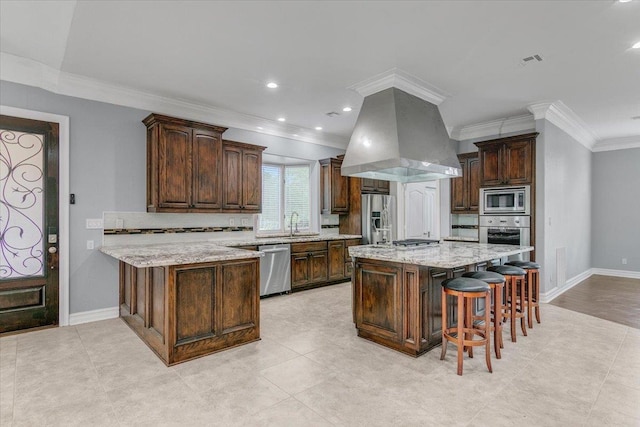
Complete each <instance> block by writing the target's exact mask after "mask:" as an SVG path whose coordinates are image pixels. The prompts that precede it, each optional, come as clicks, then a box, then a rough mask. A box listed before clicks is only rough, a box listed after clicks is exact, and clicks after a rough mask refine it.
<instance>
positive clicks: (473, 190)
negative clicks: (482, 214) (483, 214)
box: [466, 157, 480, 213]
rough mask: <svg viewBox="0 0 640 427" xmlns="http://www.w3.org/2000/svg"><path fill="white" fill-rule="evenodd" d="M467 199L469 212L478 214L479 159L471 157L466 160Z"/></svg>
mask: <svg viewBox="0 0 640 427" xmlns="http://www.w3.org/2000/svg"><path fill="white" fill-rule="evenodd" d="M467 174H468V181H467V182H466V184H467V197H468V202H467V203H468V205H467V207H468V208H469V211H471V212H475V213H477V212H478V206H479V205H480V159H479V158H477V157H472V158H469V159H467Z"/></svg>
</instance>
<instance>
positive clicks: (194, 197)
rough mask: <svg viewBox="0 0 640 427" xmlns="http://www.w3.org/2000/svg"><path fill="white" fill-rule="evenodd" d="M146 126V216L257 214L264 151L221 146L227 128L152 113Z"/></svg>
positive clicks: (236, 145) (226, 143)
mask: <svg viewBox="0 0 640 427" xmlns="http://www.w3.org/2000/svg"><path fill="white" fill-rule="evenodd" d="M143 123H144V124H145V125H146V126H147V211H148V212H243V213H244V212H246V213H258V212H260V209H261V203H262V151H263V150H264V147H259V146H255V145H249V144H243V143H236V142H232V141H223V140H222V133H223V132H224V131H225V130H226V129H227V128H224V127H220V126H213V125H208V124H205V123H198V122H193V121H189V120H183V119H177V118H174V117H168V116H163V115H159V114H151V115H149V116H148V117H147V118H145V119H144V120H143Z"/></svg>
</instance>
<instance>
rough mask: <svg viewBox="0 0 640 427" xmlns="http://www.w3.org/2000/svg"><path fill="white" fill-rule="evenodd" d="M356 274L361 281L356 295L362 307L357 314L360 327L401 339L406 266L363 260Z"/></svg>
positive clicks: (357, 323) (363, 329) (384, 335)
mask: <svg viewBox="0 0 640 427" xmlns="http://www.w3.org/2000/svg"><path fill="white" fill-rule="evenodd" d="M356 274H357V276H358V278H357V281H358V284H359V286H358V290H357V292H356V298H357V301H358V303H359V304H358V305H359V307H360V309H359V310H358V312H357V314H356V318H357V320H356V325H357V327H358V328H359V329H360V330H362V331H369V332H373V333H376V334H378V335H381V336H383V337H387V338H391V339H394V340H397V341H400V340H401V334H402V325H401V317H400V316H399V315H398V314H399V313H400V312H401V309H402V267H401V266H399V267H398V266H385V267H382V266H379V265H371V264H369V263H362V264H359V265H358V271H357V273H356Z"/></svg>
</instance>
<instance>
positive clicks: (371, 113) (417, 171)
mask: <svg viewBox="0 0 640 427" xmlns="http://www.w3.org/2000/svg"><path fill="white" fill-rule="evenodd" d="M342 175H346V176H355V177H360V178H373V179H381V180H385V181H400V182H419V181H432V180H435V179H442V178H455V177H459V176H461V175H462V170H461V168H460V162H458V156H457V155H456V151H455V149H454V146H453V144H452V143H451V140H450V138H449V134H448V133H447V129H446V128H445V126H444V122H443V121H442V117H441V116H440V112H439V111H438V107H437V106H436V105H434V104H432V103H430V102H427V101H424V100H422V99H420V98H418V97H417V96H413V95H410V94H408V93H406V92H404V91H402V90H400V89H398V88H396V87H391V88H389V89H385V90H383V91H380V92H377V93H374V94H372V95H369V96H366V97H365V98H364V102H363V104H362V109H361V110H360V115H359V116H358V120H357V122H356V125H355V128H354V129H353V134H352V135H351V140H350V141H349V145H348V146H347V152H346V153H345V156H344V160H343V161H342Z"/></svg>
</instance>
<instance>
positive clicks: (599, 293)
mask: <svg viewBox="0 0 640 427" xmlns="http://www.w3.org/2000/svg"><path fill="white" fill-rule="evenodd" d="M550 304H553V305H556V306H558V307H562V308H566V309H568V310H573V311H577V312H579V313H584V314H588V315H591V316H594V317H598V318H600V319H606V320H610V321H612V322H616V323H620V324H622V325H626V326H630V327H632V328H637V329H640V279H626V278H623V277H612V276H599V275H594V276H591V277H589V278H588V279H587V280H585V281H583V282H581V283H579V284H578V285H576V286H575V287H573V288H572V289H569V290H568V291H567V292H565V293H563V294H562V295H560V296H559V297H557V298H556V299H554V300H553V301H551V302H550ZM542 321H543V322H544V319H543V320H542Z"/></svg>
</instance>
